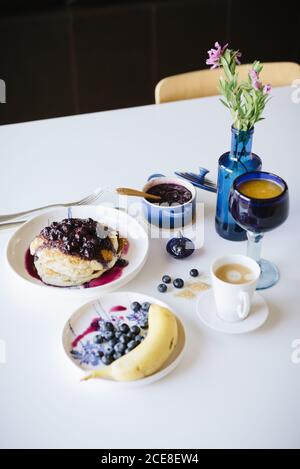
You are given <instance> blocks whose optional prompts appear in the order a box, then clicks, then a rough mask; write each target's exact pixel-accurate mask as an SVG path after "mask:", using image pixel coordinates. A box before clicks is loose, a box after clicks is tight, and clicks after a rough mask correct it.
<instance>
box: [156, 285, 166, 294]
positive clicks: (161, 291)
mask: <svg viewBox="0 0 300 469" xmlns="http://www.w3.org/2000/svg"><path fill="white" fill-rule="evenodd" d="M167 288H168V287H167V285H166V284H165V283H160V284H159V285H158V287H157V290H158V291H159V292H160V293H165V292H166V291H167Z"/></svg>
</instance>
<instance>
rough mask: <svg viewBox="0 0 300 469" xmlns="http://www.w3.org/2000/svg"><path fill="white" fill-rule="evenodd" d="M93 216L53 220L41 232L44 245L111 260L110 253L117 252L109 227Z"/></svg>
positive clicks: (86, 256)
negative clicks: (98, 221) (99, 222)
mask: <svg viewBox="0 0 300 469" xmlns="http://www.w3.org/2000/svg"><path fill="white" fill-rule="evenodd" d="M99 226H100V225H99V224H98V223H97V222H96V221H95V220H92V218H87V219H81V218H65V219H64V220H62V221H61V222H53V223H51V225H50V226H46V227H45V228H44V229H43V230H42V231H41V233H40V236H41V237H42V238H43V240H44V246H47V247H53V248H57V249H59V250H60V251H62V252H63V253H64V254H71V255H73V256H79V257H81V258H84V259H87V260H92V259H95V260H100V261H101V262H107V261H109V260H110V259H109V257H110V253H111V254H116V251H115V248H114V246H113V244H112V241H111V239H110V238H109V236H108V234H109V228H108V227H107V226H103V225H101V229H99Z"/></svg>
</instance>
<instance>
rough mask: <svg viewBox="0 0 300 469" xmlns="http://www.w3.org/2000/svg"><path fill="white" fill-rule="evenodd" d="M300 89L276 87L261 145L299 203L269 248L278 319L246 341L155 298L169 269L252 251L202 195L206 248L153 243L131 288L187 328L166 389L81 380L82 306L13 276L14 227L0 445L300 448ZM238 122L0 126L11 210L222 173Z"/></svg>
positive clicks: (152, 111)
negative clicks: (170, 248)
mask: <svg viewBox="0 0 300 469" xmlns="http://www.w3.org/2000/svg"><path fill="white" fill-rule="evenodd" d="M292 91H293V90H292V89H291V88H281V89H276V90H274V92H273V96H274V98H273V99H272V101H271V102H270V103H269V105H268V108H267V110H266V113H265V116H266V117H267V119H266V120H265V121H264V122H262V123H260V124H258V125H257V126H256V129H255V135H254V146H253V150H254V151H255V152H256V153H258V154H259V155H260V156H261V157H262V159H263V167H264V169H266V170H270V171H273V172H275V173H278V174H280V175H281V176H282V177H283V178H285V179H286V180H287V181H288V183H289V186H290V193H291V214H290V217H289V219H288V221H287V222H286V223H285V224H284V225H283V226H282V227H280V228H279V229H277V230H275V231H274V232H272V233H270V234H268V236H266V239H265V242H264V246H263V254H264V256H265V257H267V258H269V259H271V260H273V261H274V262H276V263H277V264H278V266H279V268H280V272H281V280H280V283H279V284H278V285H277V286H275V287H274V288H272V289H270V290H268V291H265V292H263V296H264V297H265V298H266V300H267V302H268V304H269V308H270V317H269V320H268V322H267V323H266V324H265V325H264V326H263V327H262V328H261V329H259V330H257V331H256V332H253V333H251V334H248V335H242V336H231V335H223V334H221V333H217V332H213V331H211V330H209V329H207V328H206V327H205V326H203V325H202V324H201V323H200V322H199V321H198V319H197V316H196V312H195V305H196V302H195V300H186V299H178V298H175V297H174V295H173V294H172V293H168V294H165V295H161V294H159V293H158V292H157V290H156V287H157V284H158V283H159V280H160V277H161V275H162V274H164V273H169V274H170V275H172V276H175V275H176V276H179V277H180V276H182V277H183V278H187V276H188V272H189V269H190V268H192V267H197V268H198V269H199V270H200V271H201V272H208V268H209V265H210V262H211V260H212V259H213V258H214V257H217V256H218V255H221V254H223V253H225V252H231V253H244V252H245V248H246V246H245V243H230V242H227V241H225V240H223V239H221V238H219V237H218V236H217V234H216V233H215V231H214V209H215V195H214V194H211V193H207V192H204V191H199V193H198V198H199V200H203V201H204V202H205V215H206V218H205V244H204V248H203V249H202V250H199V251H198V252H197V253H196V254H195V255H194V256H192V257H191V258H190V259H187V260H185V261H180V262H179V261H176V260H171V259H170V258H169V257H168V256H167V255H166V254H165V253H164V245H165V241H162V240H154V241H153V242H152V243H151V252H150V257H149V260H148V262H147V264H146V266H145V268H144V269H143V271H142V273H141V274H139V275H138V277H137V278H136V279H134V280H133V281H132V282H131V283H130V284H128V285H127V286H126V287H125V288H126V289H127V290H133V291H139V292H144V293H147V294H150V295H153V296H159V297H160V298H161V299H163V300H164V301H166V302H168V303H169V304H170V305H171V306H172V307H173V308H174V310H175V311H176V312H178V314H179V315H180V317H181V318H182V319H183V320H184V323H185V325H186V330H187V345H188V347H187V353H186V355H185V357H184V359H183V361H182V362H181V364H180V366H179V367H178V368H177V369H176V370H175V371H174V372H173V373H172V374H170V375H169V376H168V377H167V378H165V379H164V380H162V381H159V382H157V383H155V384H153V385H150V386H145V387H139V388H133V389H128V388H127V389H126V388H121V387H119V386H118V385H111V384H105V385H104V384H102V383H101V382H98V381H97V382H89V383H80V382H79V377H80V376H81V374H80V373H79V374H78V370H76V368H75V367H74V365H73V364H72V363H71V362H69V360H68V359H67V357H66V356H65V355H64V352H63V350H62V345H61V332H62V328H63V326H64V324H65V322H66V320H67V318H68V317H69V315H70V314H71V313H72V311H73V310H74V309H75V308H77V307H78V306H79V305H80V304H81V302H80V301H77V300H73V299H72V300H70V299H59V300H58V299H57V298H56V297H55V298H54V297H52V296H47V295H48V293H47V295H46V294H44V293H43V295H42V296H39V295H36V290H35V289H34V292H35V293H34V294H33V293H32V291H31V289H30V288H29V289H28V286H27V285H26V284H25V282H24V283H23V282H22V281H21V280H16V279H15V277H14V276H13V274H12V273H11V272H10V270H9V268H8V267H7V265H6V261H5V249H6V243H7V241H8V239H9V237H10V236H11V234H12V232H13V231H12V230H9V231H1V232H0V251H1V261H2V262H1V265H0V278H1V284H0V302H1V303H0V305H1V306H0V339H2V340H4V341H5V343H6V364H0V387H1V399H0V446H1V447H26V448H28V447H36V448H38V447H70V448H73V447H84V448H92V447H98V448H120V447H121V448H128V447H129V448H137V447H142V448H178V447H179V448H195V447H225V448H227V447H299V446H300V431H299V428H300V405H299V392H300V364H298V365H297V364H294V363H293V362H292V360H291V355H292V352H293V349H292V342H293V340H294V339H299V338H300V311H299V300H300V287H299V266H300V251H299V230H300V222H299V217H300V203H299V197H300V179H299V174H300V164H299V161H300V159H299V124H300V104H295V103H293V102H292V100H291V94H292ZM230 124H231V123H230V120H229V116H228V114H227V112H226V110H225V109H223V107H222V105H221V104H220V103H219V102H218V99H217V98H207V99H201V100H192V101H184V102H178V103H171V104H165V105H162V106H146V107H140V108H132V109H125V110H118V111H111V112H103V113H97V114H89V115H82V116H76V117H66V118H60V119H52V120H44V121H39V122H32V123H25V124H16V125H10V126H3V127H0V142H1V185H0V191H1V199H0V204H1V205H0V213H7V212H11V211H17V210H21V209H25V208H30V207H34V206H39V205H43V204H46V203H50V202H56V201H64V200H69V199H70V200H72V199H76V198H79V197H80V196H83V195H85V194H87V193H89V192H90V191H92V190H93V189H94V188H95V187H97V186H98V185H101V184H104V185H111V186H131V187H137V188H138V187H141V185H142V184H143V182H144V181H145V180H146V178H147V176H148V175H149V174H151V173H153V172H162V173H165V174H169V175H172V174H173V171H174V170H178V169H185V170H193V169H194V170H196V169H197V166H198V165H202V166H206V167H208V168H211V170H212V177H216V169H217V160H218V156H219V155H220V154H221V153H222V152H224V151H226V150H227V149H228V148H229V144H230ZM107 197H108V198H112V195H111V194H108V196H107Z"/></svg>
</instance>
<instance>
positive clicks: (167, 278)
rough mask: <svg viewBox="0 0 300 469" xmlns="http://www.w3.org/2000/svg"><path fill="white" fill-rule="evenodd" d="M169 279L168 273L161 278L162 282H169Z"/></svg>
mask: <svg viewBox="0 0 300 469" xmlns="http://www.w3.org/2000/svg"><path fill="white" fill-rule="evenodd" d="M171 280H172V279H171V277H170V275H164V276H163V278H162V281H163V282H164V283H171Z"/></svg>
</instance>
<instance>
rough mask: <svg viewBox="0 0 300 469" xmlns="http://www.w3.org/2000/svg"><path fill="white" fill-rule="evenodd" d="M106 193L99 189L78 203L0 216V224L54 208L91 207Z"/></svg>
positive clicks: (49, 206) (53, 205) (46, 206)
mask: <svg viewBox="0 0 300 469" xmlns="http://www.w3.org/2000/svg"><path fill="white" fill-rule="evenodd" d="M103 193H104V191H103V189H101V188H100V187H98V189H96V190H95V191H94V192H93V193H92V194H90V195H88V196H86V197H84V198H83V199H81V200H78V201H76V202H68V203H64V204H63V203H61V204H50V205H45V206H43V207H38V208H34V209H32V210H25V211H24V212H17V213H10V214H8V215H0V223H1V222H5V221H8V220H13V219H14V218H19V217H22V216H25V215H30V214H31V213H35V212H39V211H40V210H44V209H46V208H54V207H75V206H78V205H91V204H92V203H93V202H96V200H98V199H99V197H101V195H102V194H103Z"/></svg>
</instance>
